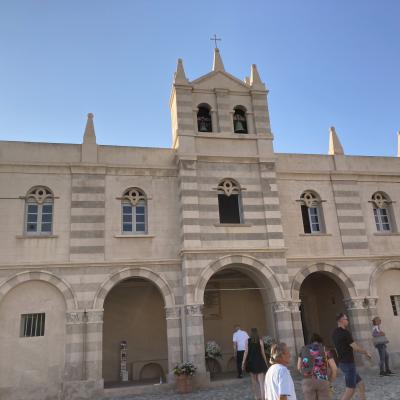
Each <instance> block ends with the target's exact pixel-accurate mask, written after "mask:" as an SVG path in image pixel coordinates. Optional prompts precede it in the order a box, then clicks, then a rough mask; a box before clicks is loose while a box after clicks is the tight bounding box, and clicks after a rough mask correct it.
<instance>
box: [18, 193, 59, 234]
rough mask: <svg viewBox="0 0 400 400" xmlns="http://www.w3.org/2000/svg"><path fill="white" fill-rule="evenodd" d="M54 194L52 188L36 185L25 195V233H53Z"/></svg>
mask: <svg viewBox="0 0 400 400" xmlns="http://www.w3.org/2000/svg"><path fill="white" fill-rule="evenodd" d="M53 203H54V195H53V193H52V192H51V190H50V189H48V188H46V187H43V186H35V187H33V188H32V189H30V190H29V192H28V193H27V195H26V197H25V229H24V230H25V233H26V234H29V235H51V233H52V230H53V205H54V204H53Z"/></svg>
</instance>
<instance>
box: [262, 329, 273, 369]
mask: <svg viewBox="0 0 400 400" xmlns="http://www.w3.org/2000/svg"><path fill="white" fill-rule="evenodd" d="M262 340H263V343H264V352H265V356H266V358H267V362H268V367H269V366H270V365H271V363H270V358H271V347H272V345H273V344H275V343H276V340H275V339H274V338H272V337H271V336H263V337H262Z"/></svg>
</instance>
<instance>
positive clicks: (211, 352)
mask: <svg viewBox="0 0 400 400" xmlns="http://www.w3.org/2000/svg"><path fill="white" fill-rule="evenodd" d="M220 357H222V353H221V347H219V345H218V344H217V342H215V341H214V340H210V341H209V342H207V343H206V358H212V359H216V358H220Z"/></svg>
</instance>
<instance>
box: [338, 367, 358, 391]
mask: <svg viewBox="0 0 400 400" xmlns="http://www.w3.org/2000/svg"><path fill="white" fill-rule="evenodd" d="M339 368H340V369H341V371H342V372H343V374H344V379H345V382H346V387H347V388H350V389H355V388H356V386H357V384H358V383H359V382H361V380H362V379H361V376H360V375H358V373H357V370H356V365H355V364H354V363H339Z"/></svg>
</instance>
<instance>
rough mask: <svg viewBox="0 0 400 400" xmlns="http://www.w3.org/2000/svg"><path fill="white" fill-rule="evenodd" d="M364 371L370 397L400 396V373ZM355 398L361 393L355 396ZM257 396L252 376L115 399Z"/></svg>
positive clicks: (339, 389) (249, 399)
mask: <svg viewBox="0 0 400 400" xmlns="http://www.w3.org/2000/svg"><path fill="white" fill-rule="evenodd" d="M360 375H361V376H362V377H363V379H364V381H365V382H366V387H367V400H400V374H399V375H394V376H390V377H382V378H381V377H379V376H377V374H376V373H372V372H361V373H360ZM295 384H296V394H297V398H298V400H304V399H303V394H302V391H301V386H300V380H299V378H298V377H297V376H296V377H295ZM334 387H335V391H336V393H335V394H334V396H333V400H339V399H340V396H341V394H342V393H343V390H344V378H343V376H342V375H339V376H338V379H337V381H336V382H335V383H334ZM354 398H355V399H357V398H358V397H357V396H355V397H354ZM180 399H181V400H254V397H253V395H252V393H251V388H250V379H249V378H245V379H242V380H231V381H229V382H228V381H227V382H226V384H223V383H222V382H219V386H215V387H212V388H209V389H203V390H196V391H194V392H193V393H190V394H185V395H183V394H177V393H175V392H170V393H163V394H141V395H135V396H124V397H114V398H113V400H180Z"/></svg>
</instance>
